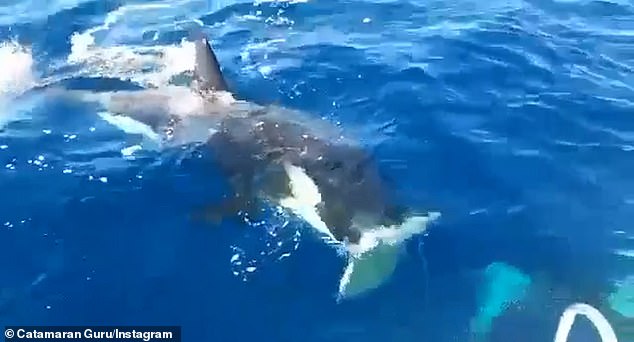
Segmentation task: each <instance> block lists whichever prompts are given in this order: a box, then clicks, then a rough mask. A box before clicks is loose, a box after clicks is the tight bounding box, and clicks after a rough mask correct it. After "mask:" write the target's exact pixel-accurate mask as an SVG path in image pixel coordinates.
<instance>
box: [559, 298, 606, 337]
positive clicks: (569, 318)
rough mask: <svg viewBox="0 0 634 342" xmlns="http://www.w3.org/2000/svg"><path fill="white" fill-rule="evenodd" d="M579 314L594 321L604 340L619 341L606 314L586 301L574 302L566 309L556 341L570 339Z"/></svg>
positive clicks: (560, 321)
mask: <svg viewBox="0 0 634 342" xmlns="http://www.w3.org/2000/svg"><path fill="white" fill-rule="evenodd" d="M578 314H580V315H583V316H585V317H586V318H588V319H589V320H590V322H592V324H593V325H594V327H595V328H596V329H597V331H598V332H599V336H601V341H602V342H618V340H617V338H616V334H615V333H614V329H612V326H611V325H610V323H609V322H608V320H607V319H606V318H605V316H603V314H601V312H600V311H599V310H597V309H595V308H594V307H592V306H590V305H588V304H584V303H575V304H572V305H570V306H568V307H567V308H566V310H564V312H563V313H562V314H561V317H560V318H559V325H558V326H557V332H556V333H555V339H554V342H567V341H568V335H569V334H570V329H572V324H573V323H574V322H575V317H576V316H577V315H578Z"/></svg>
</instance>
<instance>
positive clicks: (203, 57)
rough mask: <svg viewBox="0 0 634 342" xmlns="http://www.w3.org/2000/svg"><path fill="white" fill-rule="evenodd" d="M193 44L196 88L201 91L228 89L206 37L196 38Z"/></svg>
mask: <svg viewBox="0 0 634 342" xmlns="http://www.w3.org/2000/svg"><path fill="white" fill-rule="evenodd" d="M195 45H196V47H195V48H196V60H195V65H194V79H195V80H196V81H197V82H198V84H197V87H198V89H199V90H202V91H210V90H213V91H229V89H228V87H227V82H225V79H224V77H222V72H221V71H220V64H218V59H217V58H216V54H215V53H214V51H213V50H212V49H211V45H210V44H209V40H208V39H207V37H204V36H201V37H199V38H197V39H196V41H195Z"/></svg>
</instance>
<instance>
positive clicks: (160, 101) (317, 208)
mask: <svg viewBox="0 0 634 342" xmlns="http://www.w3.org/2000/svg"><path fill="white" fill-rule="evenodd" d="M93 96H95V98H96V99H99V100H100V101H101V102H102V103H103V104H104V105H105V107H106V108H107V110H108V113H104V116H103V118H104V119H106V120H109V121H110V122H111V123H113V124H117V125H118V124H120V123H121V120H127V119H134V120H135V121H137V122H141V123H143V124H145V125H146V126H147V127H149V128H150V129H151V132H152V134H154V137H155V138H157V137H159V138H160V140H161V141H163V142H164V143H168V144H181V143H190V142H194V141H195V142H200V143H202V145H203V146H204V148H208V149H209V151H210V152H211V154H212V155H213V157H214V162H215V163H217V165H218V167H219V168H220V169H221V170H222V172H224V174H225V175H226V177H227V178H228V179H229V180H230V184H231V186H232V189H233V191H234V194H233V196H232V197H231V198H228V199H227V200H226V201H225V202H223V203H218V204H217V205H213V206H210V207H209V209H208V210H207V212H208V213H209V214H211V215H214V216H220V217H222V216H226V215H227V214H229V213H232V212H237V211H238V210H240V211H246V212H248V211H250V210H252V209H253V208H254V206H257V205H258V203H262V202H268V203H272V204H274V205H278V206H281V207H283V208H285V209H286V210H288V211H290V212H292V213H293V214H295V215H296V216H297V217H299V218H301V219H303V220H304V221H306V222H307V223H308V224H309V225H310V226H312V227H313V228H314V229H315V230H316V231H317V232H319V234H321V235H322V236H323V237H325V238H326V240H327V241H328V242H330V243H334V244H336V245H338V246H340V247H343V248H344V250H345V252H346V257H347V261H348V262H347V266H346V268H345V271H344V273H343V276H342V278H341V281H340V284H339V298H349V297H352V296H356V295H359V294H361V293H364V292H366V291H368V290H371V289H373V288H376V287H378V286H380V285H381V284H382V283H384V282H385V281H386V280H387V279H388V278H389V277H390V275H391V274H392V272H393V271H394V269H395V267H396V264H397V261H398V256H399V255H400V253H401V248H402V246H403V243H404V242H405V241H406V240H407V239H409V238H410V237H412V236H413V235H416V234H420V233H423V232H424V231H425V230H426V227H427V225H428V223H429V222H430V220H433V219H435V218H437V217H438V216H439V214H438V213H427V214H419V213H416V212H415V211H414V210H406V209H403V208H404V207H403V206H400V205H397V204H395V203H394V202H393V200H392V196H391V195H390V189H389V187H388V186H387V185H386V184H385V182H384V181H383V179H382V177H381V175H380V173H379V170H378V168H377V165H376V163H375V161H374V159H373V156H372V154H371V153H369V152H368V151H367V150H366V149H364V148H363V146H361V145H360V144H358V143H357V142H356V141H354V140H352V139H348V138H345V137H343V136H342V133H341V131H339V129H338V128H337V127H336V126H334V125H330V124H328V123H326V122H325V121H324V120H321V119H316V118H311V116H310V115H308V114H306V113H303V112H300V111H296V110H291V109H287V108H283V107H279V106H272V105H258V104H254V103H251V102H248V101H241V100H236V99H234V97H233V96H232V94H231V93H230V91H229V88H228V86H227V82H226V81H225V79H224V77H223V74H222V72H221V68H220V65H219V63H218V59H217V58H216V55H215V54H214V52H213V50H212V48H211V46H210V44H209V41H208V40H207V39H206V38H205V37H201V38H199V39H197V40H196V41H195V68H194V70H193V81H192V85H191V86H189V87H183V86H166V87H164V88H157V89H146V90H141V91H119V92H113V93H108V94H107V95H105V94H99V95H93ZM182 103H189V104H190V105H189V106H182V105H181V104H182Z"/></svg>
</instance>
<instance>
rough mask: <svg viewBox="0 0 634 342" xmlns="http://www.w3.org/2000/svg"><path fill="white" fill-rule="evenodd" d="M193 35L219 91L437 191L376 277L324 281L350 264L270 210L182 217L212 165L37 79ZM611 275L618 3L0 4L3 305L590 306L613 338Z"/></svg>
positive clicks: (626, 215) (167, 55)
mask: <svg viewBox="0 0 634 342" xmlns="http://www.w3.org/2000/svg"><path fill="white" fill-rule="evenodd" d="M196 31H198V32H200V31H202V32H204V33H205V34H207V35H208V36H209V37H210V40H211V42H212V44H213V46H214V49H215V50H216V53H217V55H218V59H219V61H220V63H221V65H222V67H223V70H224V73H225V77H226V78H227V81H228V83H229V84H230V86H231V87H232V89H234V90H235V93H237V94H239V95H240V97H242V98H246V99H249V100H250V101H253V102H257V103H263V104H267V103H274V104H277V105H281V106H284V107H289V108H293V109H298V110H302V111H305V112H307V113H309V114H310V115H314V116H315V118H323V120H326V121H328V122H331V123H332V124H334V125H337V126H339V127H341V128H342V129H344V130H346V129H347V130H354V131H355V132H357V133H358V135H357V137H356V138H357V139H358V140H359V141H362V142H364V143H365V144H366V145H367V146H371V148H372V149H373V150H374V153H375V156H376V158H377V161H378V165H379V167H380V169H381V172H382V173H384V174H385V177H386V179H388V180H389V182H390V186H392V187H393V188H394V190H395V192H396V193H397V196H398V198H399V199H401V200H402V201H403V202H405V203H407V204H408V205H409V206H411V207H413V208H419V209H420V210H423V211H436V212H440V213H441V215H442V216H441V218H440V219H439V220H438V221H437V222H435V223H434V224H432V225H430V227H429V229H428V231H427V232H426V233H425V234H422V235H420V236H415V237H414V238H412V239H411V240H409V241H408V243H407V244H406V247H405V248H404V250H403V253H402V257H401V258H400V261H399V263H398V266H397V268H396V270H395V272H394V274H393V276H392V277H391V278H390V279H389V280H388V281H387V282H386V283H385V284H384V285H383V286H381V287H379V288H377V289H375V290H374V291H371V292H369V293H367V294H365V295H363V296H361V297H359V298H355V299H351V300H344V301H339V300H337V298H336V292H337V286H338V281H339V279H340V277H341V275H342V272H343V268H344V266H345V260H344V259H343V258H342V256H341V255H339V254H337V252H336V251H334V250H333V248H331V247H330V246H327V245H325V244H324V243H323V242H322V241H321V240H320V239H319V238H316V237H315V236H314V234H311V232H310V230H309V229H307V228H306V227H305V226H303V225H302V224H300V223H297V222H289V221H288V220H287V219H285V218H281V217H279V215H275V213H274V212H273V213H272V214H271V215H270V216H271V217H270V219H267V220H265V221H262V222H246V221H245V222H242V221H239V220H233V221H231V220H229V221H227V222H226V223H223V224H222V225H213V224H209V223H206V222H199V221H196V220H192V219H191V217H192V215H191V213H192V211H193V210H195V209H196V208H199V207H201V206H203V205H205V204H206V203H209V202H212V201H214V200H217V199H218V198H220V197H221V196H222V195H223V194H226V193H228V191H229V188H228V186H227V182H226V179H223V177H222V174H221V172H220V171H219V170H218V168H217V167H216V166H215V165H214V163H213V162H210V161H209V160H207V159H205V158H203V157H201V154H200V153H198V152H197V151H196V149H193V148H190V147H188V146H183V147H182V148H171V149H167V150H160V149H152V148H150V147H148V146H150V144H148V143H147V139H146V138H145V137H144V136H143V135H142V134H137V133H134V132H133V133H130V132H124V131H122V130H121V129H119V128H117V127H115V126H113V125H112V124H110V123H109V122H107V121H106V120H104V118H103V116H102V115H100V113H102V111H103V109H102V108H99V107H98V106H96V105H94V104H87V103H82V102H80V101H74V100H72V99H70V98H63V97H62V98H60V97H54V96H49V95H47V92H46V91H44V90H45V89H48V88H50V87H58V88H66V89H71V88H72V89H83V90H93V91H111V90H118V89H134V88H135V87H136V88H138V87H153V86H161V85H164V84H167V83H168V82H170V81H173V80H174V79H175V78H178V75H183V74H186V72H187V71H188V70H191V68H192V66H193V56H192V52H193V49H192V44H191V43H190V42H189V38H190V37H191V34H192V32H196ZM184 105H187V104H186V103H185V104H184ZM369 148H370V147H369ZM492 265H493V266H492ZM495 265H503V266H504V267H502V268H501V269H499V268H496V266H495ZM509 269H511V271H508V272H510V274H511V275H513V276H509V277H506V278H504V277H497V278H496V277H495V276H496V274H497V275H499V273H500V272H502V273H504V272H507V271H505V270H509ZM492 270H493V271H492ZM495 270H502V271H495ZM508 272H507V273H504V274H508ZM492 279H493V280H492ZM500 279H516V280H511V281H510V282H511V283H513V282H514V284H515V285H518V284H519V285H518V286H519V287H521V288H520V289H519V290H518V291H511V290H508V289H507V290H503V289H499V288H500V287H501V288H504V286H503V285H504V284H503V283H504V281H503V280H500ZM517 279H519V280H517ZM522 279H524V280H525V279H529V280H530V285H528V286H523V287H522V286H520V285H522V284H524V285H525V284H526V282H525V281H524V280H522ZM628 287H629V291H630V292H629V295H628V294H627V293H626V294H623V293H621V295H620V298H621V303H620V308H621V309H620V310H617V309H616V308H615V306H614V305H612V306H610V303H611V302H610V301H609V300H608V298H610V297H609V296H610V294H611V293H615V291H617V290H618V289H619V288H628ZM510 288H513V286H510ZM515 288H518V287H517V286H516V287H515ZM632 288H634V3H632V1H631V0H614V1H584V0H580V1H574V0H560V1H552V0H507V1H500V0H491V1H484V0H452V1H448V0H426V1H419V0H412V1H400V0H398V1H382V0H377V1H370V0H364V1H362V0H358V1H324V0H307V1H294V2H282V1H278V2H269V1H264V2H256V3H253V2H243V1H232V0H219V1H215V0H169V1H168V0H162V1H160V0H159V1H133V0H117V1H110V0H48V1H39V0H0V323H2V324H3V325H9V324H30V325H88V324H99V325H117V324H121V325H180V326H182V333H183V341H280V342H281V341H302V342H303V341H346V342H352V341H363V342H372V341H381V342H385V341H399V342H401V341H434V342H444V341H474V340H475V339H478V338H483V339H484V340H487V341H514V342H521V341H527V342H528V341H533V342H535V341H552V339H553V336H554V334H555V330H556V327H557V322H558V320H559V316H560V314H561V313H562V311H563V310H564V309H565V307H566V306H568V305H570V304H572V303H575V302H585V303H588V304H591V305H593V306H595V307H597V308H599V309H600V310H601V311H602V312H604V313H605V315H606V317H608V320H610V322H611V323H612V324H613V325H614V326H615V330H616V331H617V334H619V335H620V336H623V337H622V338H621V339H620V341H625V342H628V339H630V338H631V340H629V341H634V314H633V313H632V311H633V310H632V306H634V303H632V302H633V301H634V300H633V299H632V298H634V294H632V291H633V290H632ZM496 296H497V297H496ZM505 296H506V297H505ZM498 297H505V298H502V299H499V298H498ZM507 297H508V298H507ZM496 298H498V300H497V304H496ZM628 305H629V307H628ZM492 307H497V309H496V308H492ZM610 307H611V309H610ZM487 310H488V311H487ZM628 310H629V311H628ZM485 311H486V312H497V313H494V314H492V315H493V316H496V317H494V318H490V319H489V320H488V321H487V319H486V318H482V317H481V316H482V313H483V312H485ZM478 317H480V318H478ZM478 320H479V322H485V323H483V324H484V326H486V327H484V328H481V329H480V330H482V329H484V330H486V331H487V332H486V333H484V334H482V332H481V331H480V332H478V331H475V328H474V326H475V325H477V324H475V323H474V322H475V321H478ZM486 322H489V323H486ZM575 329H576V331H573V333H571V336H570V341H599V339H598V337H596V333H594V332H593V330H592V328H591V326H589V325H588V326H584V325H583V324H581V323H579V324H576V325H575ZM478 334H479V335H478ZM476 335H477V336H476ZM474 336H475V337H474Z"/></svg>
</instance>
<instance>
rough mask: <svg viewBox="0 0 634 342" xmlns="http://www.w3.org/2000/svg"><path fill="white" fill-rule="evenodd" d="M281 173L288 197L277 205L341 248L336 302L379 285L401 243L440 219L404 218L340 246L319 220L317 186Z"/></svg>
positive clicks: (300, 174)
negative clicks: (343, 254) (341, 266)
mask: <svg viewBox="0 0 634 342" xmlns="http://www.w3.org/2000/svg"><path fill="white" fill-rule="evenodd" d="M284 169H285V171H286V174H287V176H288V178H289V186H290V190H291V196H289V197H287V198H284V199H282V200H281V201H280V205H281V206H282V207H285V208H287V209H289V210H291V211H292V212H293V213H294V214H295V215H297V216H299V217H301V218H302V219H303V220H305V221H306V222H307V223H308V224H310V225H311V226H312V227H313V228H315V230H317V231H318V232H319V233H321V234H323V235H324V236H326V237H327V238H328V240H329V241H330V242H334V243H336V244H338V245H343V246H344V247H345V249H346V251H347V254H348V265H347V266H346V268H345V270H344V272H343V275H342V277H341V280H340V281H339V293H338V295H339V298H345V297H351V296H355V295H359V294H361V293H364V292H366V291H368V290H371V289H374V288H376V287H378V286H380V285H381V284H383V283H384V282H385V281H386V280H387V279H388V278H389V277H390V276H391V275H392V273H393V271H394V269H395V267H396V263H397V261H398V255H399V253H400V247H401V245H402V243H403V242H404V241H405V240H407V239H409V238H411V237H412V236H414V235H416V234H420V233H423V232H425V230H426V228H427V224H428V223H429V222H430V221H432V220H435V219H437V218H438V217H439V216H440V214H439V213H430V214H429V215H428V216H412V217H408V218H406V219H405V221H404V222H403V223H402V224H400V225H392V226H389V227H386V226H376V227H359V228H361V229H360V231H361V238H360V241H359V243H357V244H351V243H342V242H339V241H337V240H336V239H335V237H334V235H333V234H332V232H330V230H329V229H328V227H327V225H326V224H325V223H324V222H323V220H322V218H321V217H320V216H319V213H318V211H317V204H319V203H320V202H321V201H322V196H321V193H320V192H319V187H318V186H317V184H315V182H314V181H313V180H312V179H311V178H310V176H309V175H308V174H307V173H306V171H305V170H304V169H303V168H301V167H298V166H295V165H292V164H290V163H285V164H284Z"/></svg>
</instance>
